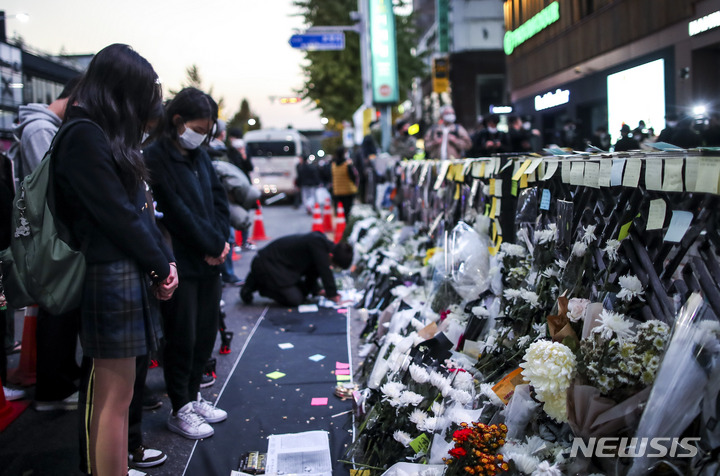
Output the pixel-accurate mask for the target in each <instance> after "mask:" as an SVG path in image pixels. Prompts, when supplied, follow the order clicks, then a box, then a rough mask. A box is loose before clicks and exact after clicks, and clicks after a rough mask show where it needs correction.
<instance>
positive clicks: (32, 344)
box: [8, 306, 38, 387]
mask: <svg viewBox="0 0 720 476" xmlns="http://www.w3.org/2000/svg"><path fill="white" fill-rule="evenodd" d="M37 314H38V306H28V307H27V308H25V319H24V323H23V335H22V348H21V349H20V362H18V366H17V367H15V368H14V369H12V370H10V371H8V382H10V383H14V384H15V385H21V386H23V387H29V386H30V385H34V384H35V380H37V373H36V369H37V341H36V339H35V333H36V332H37Z"/></svg>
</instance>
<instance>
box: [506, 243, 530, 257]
mask: <svg viewBox="0 0 720 476" xmlns="http://www.w3.org/2000/svg"><path fill="white" fill-rule="evenodd" d="M500 251H501V252H503V253H505V254H506V255H507V256H515V257H518V258H524V257H526V256H527V254H528V252H527V250H526V249H525V247H523V246H521V245H516V244H514V243H503V244H501V245H500Z"/></svg>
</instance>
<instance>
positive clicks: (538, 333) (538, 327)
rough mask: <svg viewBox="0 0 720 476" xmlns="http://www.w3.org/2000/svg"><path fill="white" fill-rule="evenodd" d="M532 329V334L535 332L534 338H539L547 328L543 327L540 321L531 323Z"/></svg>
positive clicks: (545, 332) (543, 335)
mask: <svg viewBox="0 0 720 476" xmlns="http://www.w3.org/2000/svg"><path fill="white" fill-rule="evenodd" d="M532 329H533V334H536V337H535V339H540V338H543V337H545V336H546V335H547V328H546V327H545V324H544V323H542V322H538V323H537V324H533V325H532Z"/></svg>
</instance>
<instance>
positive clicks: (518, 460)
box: [505, 451, 540, 474]
mask: <svg viewBox="0 0 720 476" xmlns="http://www.w3.org/2000/svg"><path fill="white" fill-rule="evenodd" d="M505 458H506V459H511V460H512V461H513V462H514V463H515V466H516V467H517V469H518V470H519V471H520V472H522V473H523V474H530V473H532V472H533V471H535V468H537V467H538V465H539V464H540V460H539V459H538V458H536V457H535V456H531V455H529V454H525V453H521V452H519V451H517V452H515V451H513V452H510V453H507V454H506V455H505Z"/></svg>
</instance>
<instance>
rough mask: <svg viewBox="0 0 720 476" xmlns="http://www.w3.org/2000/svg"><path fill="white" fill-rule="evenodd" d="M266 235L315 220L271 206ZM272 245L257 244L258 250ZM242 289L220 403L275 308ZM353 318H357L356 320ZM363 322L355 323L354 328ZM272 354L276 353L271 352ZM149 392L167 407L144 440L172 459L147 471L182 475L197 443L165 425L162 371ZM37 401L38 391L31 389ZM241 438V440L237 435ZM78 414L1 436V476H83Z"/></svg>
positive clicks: (34, 417) (26, 423) (27, 422)
mask: <svg viewBox="0 0 720 476" xmlns="http://www.w3.org/2000/svg"><path fill="white" fill-rule="evenodd" d="M262 219H263V223H264V226H265V231H266V234H267V236H268V237H269V239H270V240H272V239H274V238H278V237H281V236H284V235H288V234H294V233H306V232H309V231H310V230H311V228H312V217H311V216H309V215H307V214H306V213H305V212H304V211H303V210H302V209H297V210H296V209H294V208H293V207H291V206H288V205H271V206H266V207H264V208H263V209H262ZM266 243H268V241H260V242H257V245H258V246H259V247H262V246H264V245H265V244H266ZM254 255H255V252H243V253H242V256H241V257H240V258H239V259H238V260H235V261H234V267H235V273H236V274H237V276H239V277H241V278H244V277H245V275H246V274H247V271H248V269H249V266H250V262H251V261H252V258H253V256H254ZM238 291H239V288H237V287H232V286H226V287H225V288H224V290H223V300H224V301H225V312H226V315H227V317H226V324H227V328H228V330H231V331H232V332H233V340H232V344H231V349H232V351H231V353H230V354H226V355H221V354H219V352H218V350H219V347H220V339H219V337H218V339H217V341H216V345H215V349H214V351H213V357H215V358H216V359H217V370H216V373H217V381H216V383H215V384H214V385H213V386H212V387H209V388H207V389H204V390H203V396H204V397H205V398H206V399H207V400H210V401H215V400H216V399H217V396H218V394H219V392H220V390H221V389H222V388H223V384H224V382H225V380H226V379H227V377H228V375H229V373H230V371H231V369H232V368H233V366H234V364H235V362H236V360H237V358H238V357H239V355H240V352H241V350H242V348H243V345H244V343H245V341H246V339H247V337H248V335H249V333H250V331H251V330H252V328H253V326H254V325H255V323H256V321H257V319H258V318H259V317H260V315H261V314H262V312H263V310H264V309H265V307H266V306H268V305H271V306H276V304H273V303H272V302H271V301H270V300H267V299H265V298H262V297H259V296H258V295H257V294H256V295H255V300H254V302H253V304H252V305H250V306H246V305H244V304H243V303H242V301H240V299H239V294H238ZM351 319H352V318H351ZM359 326H360V323H354V325H353V328H355V327H359ZM22 331H23V316H22V314H21V313H20V312H18V313H17V314H16V330H15V332H16V338H17V339H18V340H19V339H20V338H21V337H22ZM269 351H272V350H269ZM17 362H18V354H15V355H12V356H10V360H9V363H8V368H10V369H12V368H13V367H15V366H17ZM147 384H148V387H149V388H150V389H151V390H152V391H154V392H157V394H159V395H161V399H162V401H163V405H162V406H161V407H160V408H159V409H157V410H153V411H146V412H144V414H143V439H144V443H145V446H146V447H149V448H158V449H161V450H162V451H164V452H165V453H166V454H167V455H168V459H167V461H166V462H165V463H164V464H163V465H161V466H158V467H156V468H148V469H144V471H146V472H147V474H149V475H152V476H178V475H182V474H183V471H184V469H185V466H186V464H187V462H188V460H189V458H190V455H191V453H192V451H193V447H194V441H192V440H188V439H185V438H183V437H181V436H179V435H176V434H174V433H171V432H169V431H168V430H167V429H166V426H165V425H166V420H167V417H168V414H169V412H170V402H169V399H168V398H167V395H166V393H165V387H164V380H163V375H162V369H161V368H154V369H150V370H149V372H148V378H147ZM27 391H28V395H29V397H32V395H33V391H34V389H33V388H32V387H29V388H28V389H27ZM238 437H239V438H241V437H242V435H238ZM77 442H78V416H77V412H63V411H53V412H37V411H35V410H33V409H32V407H31V408H28V409H27V410H25V411H24V412H23V413H22V414H21V415H20V417H19V418H18V419H17V420H15V421H14V422H13V423H11V425H10V426H9V427H8V428H7V429H6V430H5V431H4V432H2V433H0V475H8V476H26V475H42V476H55V475H58V476H73V475H76V474H77V475H79V474H81V473H80V472H79V471H78V469H77V464H78V461H79V456H78V454H77V452H78V450H77V448H78V444H77Z"/></svg>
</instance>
